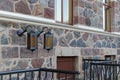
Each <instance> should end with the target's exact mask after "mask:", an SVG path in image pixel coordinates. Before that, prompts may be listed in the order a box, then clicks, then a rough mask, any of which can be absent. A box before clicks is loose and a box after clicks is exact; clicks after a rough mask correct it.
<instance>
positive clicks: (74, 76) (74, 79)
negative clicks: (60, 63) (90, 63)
mask: <svg viewBox="0 0 120 80" xmlns="http://www.w3.org/2000/svg"><path fill="white" fill-rule="evenodd" d="M84 79H85V78H84ZM73 80H76V74H73Z"/></svg>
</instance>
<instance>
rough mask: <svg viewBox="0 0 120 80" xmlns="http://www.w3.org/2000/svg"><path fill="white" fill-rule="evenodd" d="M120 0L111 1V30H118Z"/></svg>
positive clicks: (119, 26) (119, 27)
mask: <svg viewBox="0 0 120 80" xmlns="http://www.w3.org/2000/svg"><path fill="white" fill-rule="evenodd" d="M119 13H120V1H119V0H116V1H112V7H111V18H112V19H111V25H112V32H119V31H120V14H119Z"/></svg>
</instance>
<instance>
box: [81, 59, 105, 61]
mask: <svg viewBox="0 0 120 80" xmlns="http://www.w3.org/2000/svg"><path fill="white" fill-rule="evenodd" d="M83 61H106V60H105V59H83Z"/></svg>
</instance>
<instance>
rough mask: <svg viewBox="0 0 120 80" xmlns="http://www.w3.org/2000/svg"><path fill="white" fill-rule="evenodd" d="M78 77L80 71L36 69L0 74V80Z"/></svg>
mask: <svg viewBox="0 0 120 80" xmlns="http://www.w3.org/2000/svg"><path fill="white" fill-rule="evenodd" d="M61 75H62V76H61ZM78 75H79V72H78V71H65V70H56V69H46V68H35V69H27V70H16V71H6V72H0V80H77V79H78ZM69 76H71V77H69ZM61 78H62V79H61Z"/></svg>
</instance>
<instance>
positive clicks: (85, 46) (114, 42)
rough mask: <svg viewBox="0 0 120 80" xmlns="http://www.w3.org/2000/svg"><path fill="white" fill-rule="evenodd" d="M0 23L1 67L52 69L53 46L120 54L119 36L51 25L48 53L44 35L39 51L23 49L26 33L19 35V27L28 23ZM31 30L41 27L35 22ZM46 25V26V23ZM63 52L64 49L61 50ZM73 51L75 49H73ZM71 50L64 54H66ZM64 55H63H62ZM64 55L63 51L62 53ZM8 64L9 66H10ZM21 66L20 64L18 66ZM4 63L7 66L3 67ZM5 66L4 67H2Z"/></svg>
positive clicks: (86, 54)
mask: <svg viewBox="0 0 120 80" xmlns="http://www.w3.org/2000/svg"><path fill="white" fill-rule="evenodd" d="M0 24H1V26H4V27H6V29H5V30H3V31H1V32H0V39H1V42H0V43H1V45H0V51H1V55H0V57H1V58H0V59H1V60H0V61H1V64H4V65H1V67H2V68H0V69H1V70H6V69H7V68H6V67H9V68H10V70H11V69H20V68H35V67H52V68H55V66H56V63H54V62H53V61H55V60H54V57H56V54H57V53H59V52H56V48H58V47H59V48H73V49H74V48H78V49H80V51H79V54H80V56H82V57H103V56H104V55H111V54H114V55H117V54H118V55H119V48H120V38H119V37H114V36H105V35H98V34H92V33H83V32H76V31H70V30H63V29H57V28H50V29H51V32H52V33H53V34H54V38H53V40H54V41H53V42H54V43H53V44H54V49H53V50H51V51H50V52H49V53H48V52H47V51H46V50H44V49H43V34H42V35H41V36H40V37H39V38H38V43H39V46H38V50H36V51H34V52H31V51H30V50H28V49H26V42H27V41H26V34H24V35H23V36H22V37H19V36H18V35H17V34H16V32H17V30H18V29H21V26H22V27H25V26H26V25H28V24H21V23H10V22H9V23H8V22H1V23H0ZM31 26H33V29H35V30H37V29H39V28H42V27H41V26H38V25H31ZM46 27H47V26H46ZM62 52H63V51H62ZM72 52H73V51H72ZM73 53H75V52H73ZM69 54H70V53H68V54H67V55H68V56H69ZM63 55H64V54H63ZM65 55H66V54H65ZM10 65H11V66H10ZM20 65H21V66H20ZM5 66H6V67H5ZM3 68H5V69H3Z"/></svg>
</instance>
